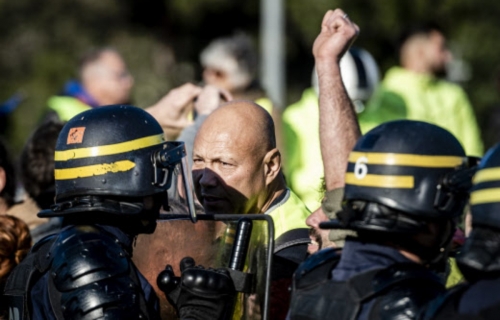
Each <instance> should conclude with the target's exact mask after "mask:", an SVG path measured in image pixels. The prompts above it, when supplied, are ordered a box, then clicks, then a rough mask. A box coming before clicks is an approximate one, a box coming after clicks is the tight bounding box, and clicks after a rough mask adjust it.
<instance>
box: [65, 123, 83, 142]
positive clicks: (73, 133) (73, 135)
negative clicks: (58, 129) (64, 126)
mask: <svg viewBox="0 0 500 320" xmlns="http://www.w3.org/2000/svg"><path fill="white" fill-rule="evenodd" d="M84 132H85V127H77V128H71V129H69V133H68V140H67V142H66V144H72V143H82V141H83V133H84Z"/></svg>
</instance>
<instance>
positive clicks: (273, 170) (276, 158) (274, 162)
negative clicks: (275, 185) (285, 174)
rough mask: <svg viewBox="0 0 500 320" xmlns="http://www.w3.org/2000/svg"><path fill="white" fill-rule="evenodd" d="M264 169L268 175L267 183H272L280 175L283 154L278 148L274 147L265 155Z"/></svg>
mask: <svg viewBox="0 0 500 320" xmlns="http://www.w3.org/2000/svg"><path fill="white" fill-rule="evenodd" d="M264 170H265V175H266V184H270V183H271V182H272V181H274V179H275V178H276V177H277V176H278V174H279V173H280V170H281V154H280V152H279V150H278V149H277V148H274V149H272V150H270V151H268V152H267V153H266V155H265V156H264Z"/></svg>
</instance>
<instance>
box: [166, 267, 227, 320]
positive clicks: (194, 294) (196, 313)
mask: <svg viewBox="0 0 500 320" xmlns="http://www.w3.org/2000/svg"><path fill="white" fill-rule="evenodd" d="M180 269H181V276H180V277H176V276H175V275H174V272H173V269H172V266H170V265H167V267H166V268H165V270H164V271H162V272H161V273H160V275H159V276H158V281H157V282H158V287H159V288H160V289H161V290H162V291H163V292H165V295H166V296H167V298H168V300H169V302H170V303H171V304H172V305H173V306H175V308H176V309H177V314H178V316H179V317H180V318H181V319H196V320H202V319H207V320H212V319H213V320H216V319H221V320H224V319H227V320H228V319H232V316H233V308H234V302H235V299H236V290H235V288H234V284H233V281H232V280H231V276H230V274H229V271H228V270H226V269H224V268H219V269H210V268H209V269H205V268H203V267H202V266H195V263H194V260H193V259H192V258H190V257H186V258H184V259H182V261H181V263H180Z"/></svg>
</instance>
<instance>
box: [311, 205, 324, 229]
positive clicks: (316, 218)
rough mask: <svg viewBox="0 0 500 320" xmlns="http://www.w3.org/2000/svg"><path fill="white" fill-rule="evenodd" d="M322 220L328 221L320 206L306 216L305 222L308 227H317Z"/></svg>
mask: <svg viewBox="0 0 500 320" xmlns="http://www.w3.org/2000/svg"><path fill="white" fill-rule="evenodd" d="M324 221H328V217H327V216H326V215H325V214H324V213H323V209H321V207H320V208H318V209H317V210H316V211H314V212H313V213H311V214H310V215H309V217H307V219H306V224H307V225H308V226H309V227H313V228H318V227H319V224H320V223H321V222H324Z"/></svg>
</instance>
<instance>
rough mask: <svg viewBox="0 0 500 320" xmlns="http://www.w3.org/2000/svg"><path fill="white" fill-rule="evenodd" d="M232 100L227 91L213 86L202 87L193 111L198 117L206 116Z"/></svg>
mask: <svg viewBox="0 0 500 320" xmlns="http://www.w3.org/2000/svg"><path fill="white" fill-rule="evenodd" d="M231 100H233V97H232V96H231V94H230V93H229V91H227V90H224V89H220V88H217V87H215V86H213V85H206V86H205V87H203V90H202V91H201V93H200V95H199V96H198V99H197V100H196V102H195V104H194V109H195V110H196V112H197V113H198V114H199V115H208V114H210V113H212V112H213V111H214V110H215V109H217V108H218V107H219V106H220V105H221V104H222V103H224V102H228V101H231Z"/></svg>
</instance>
